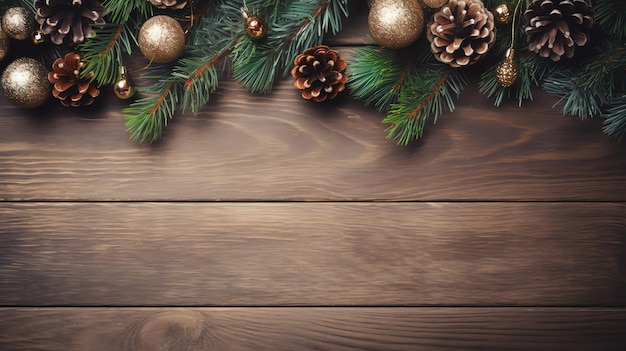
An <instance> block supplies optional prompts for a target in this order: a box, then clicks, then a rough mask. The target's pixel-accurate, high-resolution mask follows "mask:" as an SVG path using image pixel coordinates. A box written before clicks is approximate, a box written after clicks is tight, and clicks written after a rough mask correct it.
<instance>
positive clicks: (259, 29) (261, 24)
mask: <svg viewBox="0 0 626 351" xmlns="http://www.w3.org/2000/svg"><path fill="white" fill-rule="evenodd" d="M245 19H246V20H245V26H246V34H248V36H249V37H250V38H251V39H254V40H259V39H262V38H263V37H265V35H266V34H267V25H266V24H265V21H263V19H261V18H260V17H258V16H246V17H245Z"/></svg>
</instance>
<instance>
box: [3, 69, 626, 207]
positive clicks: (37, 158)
mask: <svg viewBox="0 0 626 351" xmlns="http://www.w3.org/2000/svg"><path fill="white" fill-rule="evenodd" d="M215 95H216V96H215V97H214V99H212V100H211V104H210V106H208V107H206V108H205V109H203V110H202V111H201V112H200V113H199V114H198V115H197V116H193V115H185V116H179V117H177V118H175V120H174V121H173V122H172V123H171V124H170V126H169V127H168V128H167V132H166V135H165V138H164V140H162V142H160V143H158V144H156V145H149V144H138V143H136V142H132V141H130V140H128V135H127V133H126V132H125V130H124V128H125V127H124V122H123V120H122V115H121V110H122V108H123V103H121V102H115V101H113V102H112V103H109V101H108V100H107V102H106V103H105V102H103V104H106V105H105V106H100V109H97V108H94V109H92V110H89V109H87V110H84V111H82V112H76V113H68V112H67V109H58V108H51V110H50V112H47V113H48V115H47V116H40V115H31V116H29V115H25V114H24V113H23V112H21V111H20V112H18V111H17V110H16V108H13V107H8V106H7V102H6V101H4V100H3V99H0V124H1V125H2V126H3V127H2V128H1V129H0V200H9V201H21V200H70V201H71V200H90V201H92V200H107V201H108V200H159V201H161V200H166V201H176V200H210V201H213V200H217V201H219V200H234V201H248V200H252V201H265V200H270V201H275V200H297V201H299V200H306V201H309V200H315V201H316V200H321V201H326V200H342V201H343V200H368V201H369V200H432V201H439V200H506V201H508V200H607V201H608V200H611V201H624V200H626V192H624V191H623V189H625V188H626V171H625V170H626V147H624V145H620V144H618V143H617V141H615V140H612V139H610V138H608V137H606V136H604V135H603V134H602V132H601V128H600V127H601V126H600V121H599V120H595V121H594V120H588V121H584V122H583V121H579V120H576V119H574V118H566V117H563V116H560V115H559V113H558V111H557V110H556V109H551V106H552V104H553V103H554V99H553V98H550V97H548V96H546V95H545V94H542V93H539V92H538V96H537V97H536V99H535V101H534V103H532V104H529V107H526V108H524V109H518V108H517V107H515V106H512V105H507V106H505V107H503V108H501V109H499V110H496V109H494V108H493V107H491V103H490V102H489V101H487V100H486V99H485V98H484V97H482V96H481V95H480V94H479V93H478V92H477V91H476V90H475V89H474V88H470V89H468V91H467V92H466V93H464V94H463V97H462V99H461V101H460V102H459V103H458V108H457V110H456V111H455V112H454V113H448V114H446V115H445V116H444V117H442V118H440V119H439V121H438V123H437V125H430V126H429V127H428V131H427V133H426V136H425V138H424V139H423V140H421V141H419V142H418V143H416V144H415V145H412V146H409V147H399V146H396V145H395V143H394V142H393V141H389V140H386V139H385V133H384V131H383V130H384V126H383V125H381V123H380V121H381V119H382V117H383V116H382V115H381V114H379V113H376V112H375V111H373V110H371V109H369V108H367V107H364V106H362V105H360V104H359V103H358V102H355V101H352V100H351V99H350V98H347V97H344V98H343V99H340V100H339V101H336V102H335V103H333V104H326V105H323V106H320V105H319V104H318V105H314V104H313V103H310V102H308V101H304V100H302V99H301V98H299V96H298V93H297V92H296V91H295V90H294V89H293V87H292V86H291V83H290V82H288V81H281V84H279V86H278V87H277V89H276V90H275V92H274V93H273V94H272V95H269V96H251V95H248V94H247V93H245V92H244V91H243V90H242V89H241V88H239V87H237V86H236V84H235V83H234V82H232V81H226V82H225V83H224V84H223V86H222V88H221V89H220V91H219V92H218V93H216V94H215ZM104 99H106V98H104ZM111 99H113V98H112V97H111ZM30 113H32V114H38V112H37V111H33V112H30ZM77 114H79V115H80V114H82V116H83V118H81V117H80V116H77ZM94 115H95V116H96V117H92V116H94Z"/></svg>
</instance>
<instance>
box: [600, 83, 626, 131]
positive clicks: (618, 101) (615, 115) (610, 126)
mask: <svg viewBox="0 0 626 351" xmlns="http://www.w3.org/2000/svg"><path fill="white" fill-rule="evenodd" d="M606 105H607V110H606V113H604V114H602V117H603V118H605V120H604V126H603V127H602V131H603V132H604V133H605V134H607V135H609V136H611V137H615V138H618V140H620V141H621V140H622V138H623V137H624V136H625V135H626V94H624V93H622V94H621V95H620V96H617V97H614V98H612V99H610V100H609V101H608V102H607V104H606Z"/></svg>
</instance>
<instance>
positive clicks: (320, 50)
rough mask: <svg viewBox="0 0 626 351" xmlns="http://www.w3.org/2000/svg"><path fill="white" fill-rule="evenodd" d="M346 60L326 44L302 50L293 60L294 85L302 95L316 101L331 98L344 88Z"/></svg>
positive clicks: (346, 76) (346, 77)
mask: <svg viewBox="0 0 626 351" xmlns="http://www.w3.org/2000/svg"><path fill="white" fill-rule="evenodd" d="M346 67H347V65H346V61H345V60H344V59H342V58H340V57H339V52H337V51H335V50H331V49H329V48H328V46H326V45H320V46H315V47H312V48H308V49H306V50H304V52H303V53H301V54H300V55H298V56H297V57H296V59H295V60H294V67H293V69H292V70H291V76H292V77H294V78H295V79H296V81H295V82H294V86H295V87H296V88H297V89H299V90H300V91H301V93H302V97H303V98H305V99H307V100H309V99H313V100H315V101H317V102H322V101H324V100H330V99H333V98H334V97H335V96H337V94H339V93H340V92H342V91H343V90H344V88H345V84H346V81H347V80H348V75H347V74H346V73H345V71H346Z"/></svg>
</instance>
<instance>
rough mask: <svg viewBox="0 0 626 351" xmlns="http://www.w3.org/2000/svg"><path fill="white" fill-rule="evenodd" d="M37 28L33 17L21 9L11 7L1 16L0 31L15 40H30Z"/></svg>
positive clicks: (37, 25)
mask: <svg viewBox="0 0 626 351" xmlns="http://www.w3.org/2000/svg"><path fill="white" fill-rule="evenodd" d="M38 27H39V24H37V21H35V16H34V15H33V14H32V13H30V12H29V11H28V10H27V9H25V8H23V7H11V8H10V9H8V10H6V12H5V13H4V16H2V30H3V31H4V32H5V33H6V34H7V35H8V36H9V37H10V38H13V39H16V40H25V39H29V38H32V36H33V33H34V32H35V31H36V30H37V28H38Z"/></svg>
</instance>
